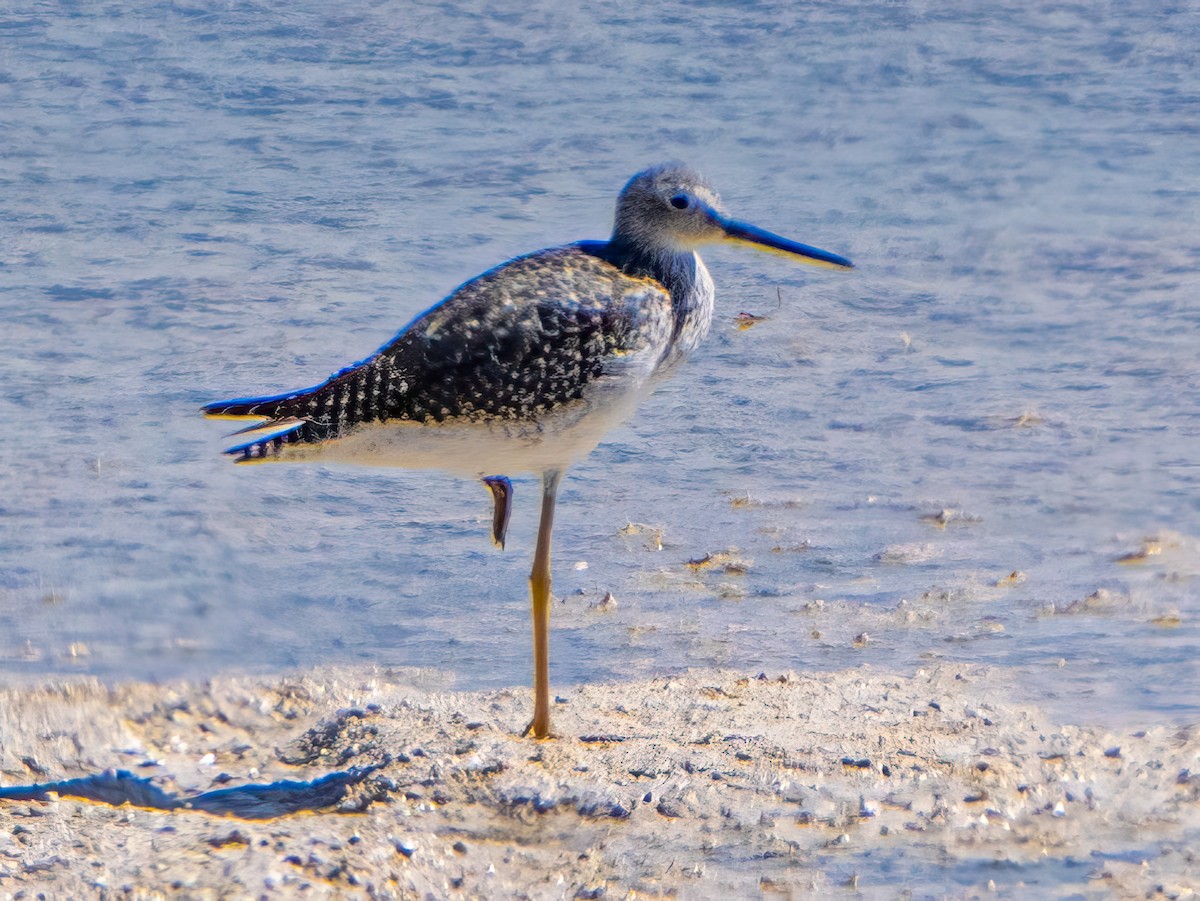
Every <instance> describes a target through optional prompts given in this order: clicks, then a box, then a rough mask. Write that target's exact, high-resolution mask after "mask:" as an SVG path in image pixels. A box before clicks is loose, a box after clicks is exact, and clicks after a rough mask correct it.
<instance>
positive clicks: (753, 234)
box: [612, 163, 854, 269]
mask: <svg viewBox="0 0 1200 901" xmlns="http://www.w3.org/2000/svg"><path fill="white" fill-rule="evenodd" d="M612 240H613V242H614V243H617V244H621V245H624V246H628V247H634V248H638V249H641V250H645V251H648V252H651V253H656V252H664V251H665V252H668V253H678V252H684V251H690V250H695V249H696V248H697V247H700V246H701V245H704V244H713V243H716V242H718V241H728V242H733V243H738V244H745V245H748V246H750V247H755V248H757V249H759V250H765V251H770V252H773V253H777V254H781V255H783V256H788V257H791V258H793V259H798V260H799V261H801V262H804V263H808V264H810V265H813V266H825V267H828V268H832V269H852V268H853V267H854V264H853V263H851V262H850V261H849V260H847V259H846V258H845V257H842V256H838V255H837V254H835V253H829V252H828V251H825V250H819V249H818V248H816V247H810V246H808V245H807V244H800V243H798V242H796V241H790V240H788V239H787V238H782V237H780V236H779V235H774V234H772V233H771V232H768V231H764V230H763V229H761V228H758V227H756V226H753V225H750V224H748V223H745V222H739V221H738V220H736V219H731V218H730V217H729V214H728V213H727V212H726V211H725V207H724V205H723V204H722V203H721V198H720V197H719V196H718V194H717V192H716V190H715V189H714V188H713V187H712V185H710V184H709V183H708V182H707V181H706V180H705V179H704V177H703V176H701V175H700V174H699V173H697V172H695V171H694V170H692V169H689V168H688V167H687V166H684V165H683V164H681V163H666V164H663V165H660V166H654V167H652V168H650V169H646V170H645V171H643V172H639V173H638V174H637V175H635V176H634V177H633V178H631V179H630V180H629V183H628V184H626V185H625V188H624V189H623V190H622V191H621V196H620V197H619V198H618V199H617V216H616V224H615V226H614V228H613V237H612Z"/></svg>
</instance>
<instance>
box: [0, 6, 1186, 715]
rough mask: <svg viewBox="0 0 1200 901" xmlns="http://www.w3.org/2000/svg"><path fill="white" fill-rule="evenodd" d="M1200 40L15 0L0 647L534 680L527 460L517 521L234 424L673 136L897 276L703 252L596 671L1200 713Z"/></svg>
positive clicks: (953, 28) (8, 662) (538, 9)
mask: <svg viewBox="0 0 1200 901" xmlns="http://www.w3.org/2000/svg"><path fill="white" fill-rule="evenodd" d="M664 9H665V11H664ZM1198 40H1200V17H1198V16H1197V15H1196V14H1195V12H1194V10H1192V9H1191V8H1190V7H1188V6H1186V5H1180V6H1177V7H1172V6H1169V5H1168V6H1165V7H1164V6H1162V5H1161V4H1151V3H1146V2H1135V3H1133V4H1130V3H1124V4H1101V5H1100V6H1099V7H1097V6H1095V5H1093V6H1085V5H1073V4H1054V5H1049V6H1047V5H1044V4H1032V3H1029V4H1025V3H1009V4H996V5H990V6H989V7H988V9H987V10H986V12H978V13H975V12H961V11H953V12H951V11H945V10H942V9H941V8H940V7H939V6H938V5H936V4H923V3H893V2H878V3H859V4H838V5H836V7H835V6H833V5H825V4H796V3H779V4H771V3H761V4H753V5H742V4H739V5H738V7H737V9H736V10H734V9H732V8H728V9H727V8H725V7H724V6H722V5H717V4H714V5H711V6H696V5H687V6H684V5H674V6H671V5H669V6H667V7H665V8H663V7H649V6H645V7H637V6H634V5H631V4H621V5H618V4H611V3H608V4H606V3H599V4H591V5H589V6H588V7H587V8H586V9H583V10H576V11H566V10H563V9H560V8H559V7H558V6H557V5H555V4H550V3H536V2H535V3H527V4H523V5H522V7H521V9H520V11H518V12H511V13H499V12H495V11H493V10H491V8H490V6H489V5H486V4H476V5H462V6H452V5H446V4H438V5H423V6H419V7H418V6H414V5H410V4H400V3H371V4H367V3H349V4H342V5H340V6H339V7H338V11H337V12H330V11H329V9H328V4H317V3H311V2H306V0H300V2H296V3H292V4H288V5H287V8H286V9H284V8H274V7H273V6H269V5H266V4H262V5H253V4H236V5H229V6H228V7H225V6H221V5H210V6H202V5H186V4H175V3H147V4H142V5H140V6H138V7H136V9H130V8H129V7H128V5H126V4H116V3H103V2H96V3H87V2H78V3H53V4H50V3H45V4H41V3H32V4H25V5H24V6H17V7H13V6H10V7H9V8H8V11H6V12H5V13H4V14H3V17H2V18H0V134H3V139H2V140H0V187H2V189H3V190H2V191H0V223H2V227H3V232H2V234H3V236H4V237H3V241H0V311H2V316H3V324H4V328H3V329H2V330H0V359H2V360H3V361H4V362H3V364H0V377H2V378H3V391H2V392H0V419H2V421H3V423H4V426H3V431H2V432H0V479H2V483H3V485H4V489H5V490H4V492H3V496H0V671H2V672H3V673H4V677H5V678H7V679H16V678H22V677H29V676H33V677H42V676H45V675H48V674H56V673H63V672H85V673H92V674H96V675H99V676H102V677H105V678H110V679H118V678H121V679H123V678H171V677H176V676H191V677H202V676H203V675H205V674H208V673H212V672H214V671H217V670H278V669H280V668H290V667H305V666H312V665H315V664H320V663H352V662H378V663H382V664H388V665H397V666H413V665H416V666H426V667H438V668H445V669H448V670H450V671H452V672H453V673H454V675H455V678H456V680H457V684H458V685H459V686H461V687H482V686H495V685H505V684H523V683H525V682H527V681H528V679H529V668H530V664H529V639H528V635H527V633H528V622H527V613H526V603H527V602H526V599H525V590H526V589H525V575H526V572H527V571H528V565H529V557H530V551H531V546H532V537H533V536H532V533H533V529H534V528H535V525H536V511H537V500H536V499H537V495H538V486H537V484H536V482H535V481H534V480H530V479H523V480H519V481H517V482H516V490H517V495H516V497H517V505H516V509H515V512H514V517H513V526H512V530H511V532H510V540H509V548H508V550H507V551H506V552H504V553H500V552H497V551H494V550H492V549H491V547H490V544H489V541H488V535H487V531H488V526H489V523H490V513H491V511H490V504H489V498H488V495H487V492H486V490H485V489H484V488H483V487H482V486H481V485H477V484H471V483H467V482H463V481H461V480H456V479H452V478H449V477H444V476H440V475H438V474H436V473H412V472H379V471H365V470H352V469H340V470H337V469H327V468H321V467H301V466H296V467H282V466H280V467H234V466H231V465H230V464H229V462H228V460H226V459H224V458H222V457H221V456H220V454H219V450H220V449H221V447H222V446H223V444H222V439H221V425H220V424H214V423H211V422H205V421H203V420H202V419H201V418H200V417H199V416H198V415H197V413H196V410H197V407H198V406H199V405H200V404H201V403H202V402H205V401H210V400H215V399H220V398H223V397H230V396H237V395H243V394H249V393H257V392H264V393H267V392H275V391H280V390H286V389H289V388H293V387H298V386H302V385H309V384H314V383H316V382H318V381H320V380H321V379H323V378H324V377H325V376H326V375H327V374H329V373H330V372H332V371H333V370H335V369H337V368H339V367H340V366H342V365H345V364H347V363H349V362H351V361H353V360H356V359H360V358H362V357H363V356H365V355H366V354H368V353H369V352H371V351H372V350H374V349H375V348H376V347H378V346H379V345H380V344H382V343H383V342H384V341H386V340H387V339H388V338H389V337H390V336H391V335H392V334H393V333H394V332H395V330H396V329H397V328H399V327H400V326H401V325H402V324H403V323H405V322H406V321H408V320H409V319H410V318H411V317H412V316H413V315H415V314H416V313H418V312H419V311H420V310H421V309H423V308H424V307H426V306H428V305H429V304H430V303H432V302H433V301H435V300H437V299H438V298H439V297H441V296H443V295H444V294H445V293H447V292H448V291H449V290H450V289H452V288H453V287H454V286H455V285H456V284H458V283H459V282H461V281H463V280H465V279H466V278H468V277H470V276H472V275H474V274H475V273H477V272H480V271H482V270H483V269H485V268H487V267H489V266H491V265H493V264H495V263H496V262H498V261H500V260H503V259H505V258H507V257H510V256H513V255H515V254H518V253H522V252H526V251H529V250H532V249H535V248H538V247H542V246H547V245H552V244H556V243H562V242H565V241H569V240H575V239H579V238H586V237H593V238H594V237H604V236H605V235H606V234H607V232H608V229H609V223H610V217H611V209H612V202H613V199H614V197H615V194H616V192H617V190H618V189H619V188H620V186H621V185H622V184H623V183H624V181H625V180H626V179H627V178H628V176H629V175H631V174H632V173H633V172H634V171H636V170H637V169H639V168H641V167H642V166H644V165H646V164H648V163H652V162H656V161H660V160H663V159H670V158H682V159H686V160H687V161H689V162H691V163H692V164H693V165H695V166H696V167H697V168H699V169H701V170H702V171H704V172H705V173H706V174H707V175H708V176H709V177H710V178H711V179H712V180H713V181H714V182H715V183H716V184H717V186H718V187H719V188H720V189H721V190H722V193H723V195H724V198H725V200H726V203H727V204H728V206H729V207H730V209H731V210H732V211H733V212H734V213H735V214H737V215H739V216H741V217H743V218H746V219H749V220H750V221H753V222H756V223H758V224H760V225H762V226H764V227H766V228H770V229H772V230H775V231H779V232H781V233H784V234H787V235H789V236H791V237H794V238H797V239H799V240H802V241H808V242H811V243H814V244H817V245H818V246H821V247H825V248H827V249H829V250H833V251H836V252H843V253H846V254H847V255H849V256H850V257H851V258H853V259H854V260H855V261H856V262H857V263H858V266H859V268H858V269H857V270H856V271H855V272H854V273H851V274H842V273H827V272H822V271H817V270H808V269H802V268H800V267H793V266H789V265H788V264H786V263H784V262H782V261H780V260H777V259H774V258H771V257H766V256H760V255H756V254H753V253H750V252H749V251H738V250H733V249H723V248H720V249H714V250H713V251H712V252H710V253H707V254H706V259H707V260H708V263H709V266H710V268H711V269H712V271H713V274H714V278H715V280H716V282H717V286H718V319H717V322H716V323H715V324H714V329H713V335H712V336H711V337H710V339H709V341H708V343H707V344H706V345H705V346H704V347H703V348H702V349H701V350H700V351H699V352H698V353H697V354H696V355H695V356H694V357H693V359H692V360H691V361H690V362H689V364H688V365H687V366H685V367H684V368H683V369H682V370H681V371H680V372H679V374H678V375H677V376H676V378H675V379H674V381H672V382H671V383H669V384H667V385H666V386H664V388H663V389H661V390H660V391H659V392H658V394H657V395H655V396H654V397H653V398H652V399H651V400H650V401H649V402H648V403H647V404H646V405H645V406H644V407H643V409H642V410H641V413H640V415H639V417H638V418H637V419H636V421H634V422H633V423H631V424H630V425H629V426H628V427H626V428H623V429H621V430H620V431H618V432H615V433H613V435H612V437H611V441H610V442H608V443H607V444H605V445H603V446H602V447H601V448H600V449H598V450H597V451H596V452H595V453H594V454H593V455H592V456H591V457H590V458H589V459H588V460H587V461H586V462H585V463H584V464H581V465H579V466H578V467H576V468H575V469H574V470H573V471H572V472H571V474H570V476H569V477H568V479H567V480H566V482H565V483H564V488H563V492H562V495H561V499H560V508H559V510H560V512H559V520H558V524H557V531H556V540H557V545H556V547H557V550H556V584H555V588H556V593H557V594H559V595H561V596H562V599H563V602H562V603H561V604H559V605H557V607H556V624H555V631H554V635H553V639H552V640H553V646H552V677H553V679H554V681H555V684H556V686H557V687H559V691H560V692H562V693H565V694H567V695H569V691H568V688H569V686H570V685H571V684H572V683H576V682H580V681H585V680H594V679H602V678H605V679H607V678H621V677H626V676H641V675H647V674H651V673H658V672H663V671H670V670H675V669H679V668H683V667H687V666H698V665H701V666H707V665H732V666H737V667H740V668H745V669H766V670H780V669H788V668H795V669H811V668H823V667H845V666H852V665H857V664H860V663H866V664H871V665H875V666H880V667H900V668H912V667H914V666H917V665H920V664H922V663H924V662H936V661H937V660H939V659H951V660H967V661H979V662H985V663H990V664H996V665H1000V666H1003V667H1012V668H1017V669H1018V670H1019V671H1020V672H1021V673H1023V674H1026V675H1027V679H1026V682H1027V684H1028V685H1029V689H1030V692H1031V695H1033V696H1034V697H1037V698H1038V699H1040V700H1042V701H1044V702H1046V703H1049V704H1051V705H1053V706H1055V707H1056V708H1057V709H1058V710H1060V711H1062V712H1064V713H1065V714H1066V715H1069V716H1071V717H1073V718H1078V719H1109V720H1114V721H1121V722H1126V721H1128V722H1144V721H1146V720H1158V719H1162V718H1170V719H1178V720H1194V719H1196V718H1197V715H1198V714H1200V701H1197V695H1196V692H1195V686H1196V685H1197V684H1198V680H1200V664H1198V662H1197V661H1198V659H1200V655H1198V654H1197V644H1198V638H1200V628H1198V626H1197V623H1198V621H1200V592H1198V590H1197V586H1198V584H1200V583H1198V581H1197V575H1198V574H1200V538H1198V537H1197V536H1200V465H1198V463H1197V457H1196V446H1197V444H1196V439H1197V436H1198V435H1200V354H1198V353H1197V351H1198V349H1200V305H1198V304H1197V288H1198V285H1200V278H1198V277H1197V274H1196V260H1197V259H1200V228H1198V227H1197V226H1198V221H1197V220H1198V216H1197V208H1198V200H1200V181H1197V178H1196V173H1197V172H1200V140H1198V138H1200V75H1198V74H1197V69H1196V66H1195V47H1196V46H1197V41H1198ZM743 311H745V312H751V313H755V314H758V315H762V316H765V317H767V318H766V320H765V321H763V322H761V323H759V324H757V325H755V326H753V327H752V328H749V329H745V330H740V329H738V328H737V323H736V316H737V314H738V313H740V312H743ZM942 511H948V512H947V513H946V514H945V515H944V516H943V517H942V519H944V520H946V521H945V522H939V521H936V520H931V518H932V517H937V516H938V515H939V514H941V513H942ZM630 523H636V524H645V525H647V526H650V527H652V528H651V529H649V530H646V529H642V530H639V529H636V528H635V529H627V528H625V527H626V526H627V525H628V524H630ZM655 529H657V530H661V535H658V534H657V533H656V532H655V531H654V530H655ZM1147 538H1152V539H1154V541H1153V542H1151V543H1150V544H1144V542H1145V540H1146V539H1147ZM660 543H661V549H660V548H659V545H660ZM1143 549H1145V550H1148V551H1149V553H1147V554H1143V555H1142V556H1143V557H1144V560H1142V562H1135V563H1128V562H1127V563H1120V562H1118V560H1119V559H1120V558H1122V557H1126V556H1128V555H1134V556H1137V555H1138V554H1139V552H1140V551H1142V550H1143ZM714 552H724V553H725V554H727V555H728V556H727V557H717V558H715V560H714V561H710V564H709V565H706V566H700V565H697V566H689V565H688V561H690V560H700V559H701V558H703V557H704V555H706V554H710V553H714ZM582 563H586V564H587V566H586V568H582V567H581V566H580V564H582ZM1014 572H1016V573H1019V575H1018V576H1016V577H1015V578H1012V579H1009V578H1008V577H1009V576H1010V574H1012V573H1014ZM606 592H611V593H612V594H613V595H614V596H615V598H616V599H617V605H616V607H615V609H611V605H609V609H603V608H600V607H598V606H594V605H595V604H596V603H597V602H598V601H599V600H600V598H602V597H603V596H604V594H605V593H606Z"/></svg>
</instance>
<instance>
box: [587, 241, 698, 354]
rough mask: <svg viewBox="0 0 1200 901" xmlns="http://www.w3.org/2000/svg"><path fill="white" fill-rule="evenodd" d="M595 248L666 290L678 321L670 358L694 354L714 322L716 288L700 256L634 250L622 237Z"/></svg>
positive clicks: (667, 250) (687, 252) (688, 252)
mask: <svg viewBox="0 0 1200 901" xmlns="http://www.w3.org/2000/svg"><path fill="white" fill-rule="evenodd" d="M594 248H595V249H593V250H592V252H593V253H596V255H597V256H600V257H602V258H603V259H605V260H607V261H608V262H609V263H612V264H613V265H614V266H616V267H618V268H619V269H621V270H622V271H623V272H626V273H628V274H629V275H634V276H639V277H641V278H651V279H654V280H655V281H656V282H658V283H659V284H661V285H662V286H663V287H664V288H666V289H667V291H668V292H669V293H670V295H671V308H672V311H673V313H674V319H675V328H674V334H673V335H672V338H671V345H670V349H669V350H668V357H669V358H670V359H671V361H672V362H678V361H679V360H681V359H683V357H685V356H687V355H688V354H689V353H691V351H692V350H693V349H694V348H695V347H696V345H697V344H699V343H700V341H701V340H702V339H703V338H704V336H705V335H707V334H708V329H709V325H710V324H711V322H712V309H713V284H712V279H711V278H710V277H709V275H708V269H706V268H705V266H704V262H703V260H701V259H700V255H699V254H697V253H696V252H695V251H691V250H682V251H681V250H675V249H672V248H655V247H646V246H645V245H637V246H634V245H633V244H631V243H629V242H626V241H623V240H622V239H621V238H620V236H619V235H618V236H614V237H613V239H612V240H611V241H608V242H607V243H604V244H599V243H597V244H596V245H594ZM589 249H590V248H589Z"/></svg>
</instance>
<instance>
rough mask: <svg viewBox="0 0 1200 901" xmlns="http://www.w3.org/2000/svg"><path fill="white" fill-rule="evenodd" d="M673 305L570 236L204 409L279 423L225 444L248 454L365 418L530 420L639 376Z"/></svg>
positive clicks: (662, 292)
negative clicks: (333, 367) (405, 319)
mask: <svg viewBox="0 0 1200 901" xmlns="http://www.w3.org/2000/svg"><path fill="white" fill-rule="evenodd" d="M670 310H671V304H670V295H669V294H668V293H667V291H666V289H664V288H663V287H662V286H661V285H660V284H658V283H657V282H654V281H652V280H650V279H645V278H639V277H633V276H629V275H626V274H625V273H623V272H622V271H621V270H619V269H617V268H616V267H614V266H612V265H611V264H609V263H607V262H605V261H604V260H602V259H600V258H598V257H596V256H594V255H592V254H590V253H587V252H585V251H584V250H582V249H580V248H578V247H574V246H571V247H564V248H558V249H556V250H549V251H542V252H540V253H536V254H532V255H530V256H527V257H520V258H518V259H515V260H512V261H510V262H508V263H505V264H504V265H502V266H499V267H497V268H496V269H493V270H491V271H490V272H487V273H485V274H484V275H481V276H479V277H478V278H476V279H474V280H472V281H470V282H467V283H466V284H465V285H463V286H462V287H461V288H459V289H458V290H457V291H455V292H454V293H453V294H451V295H450V296H449V297H448V298H446V300H444V301H442V302H441V303H440V304H438V305H437V306H435V307H433V308H431V309H430V310H428V311H426V312H425V313H424V314H422V315H421V316H419V317H417V319H415V320H414V321H413V322H412V323H411V324H410V325H409V326H408V327H407V328H406V329H405V330H404V331H402V332H401V333H400V334H399V335H397V336H396V338H394V339H393V340H392V341H391V342H389V343H388V344H387V345H385V346H384V347H383V348H381V349H380V350H379V351H378V352H377V353H376V354H374V355H373V356H371V357H369V358H368V359H366V360H364V361H363V362H361V363H358V364H356V365H354V366H352V367H349V368H348V369H345V370H343V371H341V372H339V373H337V374H335V375H334V376H332V377H331V378H329V379H328V380H327V381H325V382H324V383H322V384H321V385H318V386H316V387H315V388H310V389H305V390H302V391H297V392H292V393H290V394H282V395H276V396H274V397H265V398H244V399H241V400H236V401H227V402H222V403H216V404H210V405H208V406H207V407H205V408H204V412H205V413H206V414H208V415H210V416H218V417H237V418H245V417H254V418H264V419H268V420H270V421H271V423H275V422H280V423H286V426H284V427H283V428H282V429H279V430H269V431H268V432H267V433H265V434H267V435H268V436H269V437H266V438H264V440H263V441H262V442H261V443H257V444H256V443H253V442H243V443H242V444H240V445H238V446H237V447H235V448H231V449H230V453H235V454H237V455H240V456H242V457H243V458H246V459H248V458H258V457H262V456H265V455H267V454H269V453H270V452H271V451H272V450H277V449H278V448H280V447H281V446H283V445H284V444H290V443H296V442H319V441H326V440H330V439H335V438H339V437H342V436H343V435H345V434H347V433H348V432H349V431H350V430H351V429H353V428H354V427H355V426H357V425H360V424H363V423H371V422H388V421H391V420H401V421H411V422H439V423H440V422H446V421H448V420H465V421H497V420H509V421H537V420H538V419H539V418H540V417H541V416H542V415H544V414H546V413H548V412H550V411H553V410H555V409H557V408H559V407H561V406H563V405H564V404H570V403H573V402H576V401H580V400H581V399H583V398H584V397H585V396H586V395H587V393H588V391H589V389H591V388H592V387H593V386H594V385H595V384H596V383H597V382H598V381H599V380H601V379H603V378H605V377H606V376H612V375H613V374H614V372H616V371H620V372H623V373H627V372H629V370H630V367H631V366H633V367H635V368H638V369H642V370H644V375H645V376H648V375H649V373H650V372H651V371H652V370H653V368H654V365H655V364H656V363H657V361H658V358H659V357H660V356H661V354H662V352H663V349H664V348H665V346H666V344H667V342H668V341H669V339H670V334H671V313H670ZM634 377H635V378H636V377H637V374H636V373H635V374H634ZM268 425H270V423H268Z"/></svg>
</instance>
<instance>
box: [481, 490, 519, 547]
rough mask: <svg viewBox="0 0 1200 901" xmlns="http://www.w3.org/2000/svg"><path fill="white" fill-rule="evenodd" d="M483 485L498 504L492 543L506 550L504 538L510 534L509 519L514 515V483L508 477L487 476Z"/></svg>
mask: <svg viewBox="0 0 1200 901" xmlns="http://www.w3.org/2000/svg"><path fill="white" fill-rule="evenodd" d="M483 484H485V485H487V486H488V489H489V490H490V491H491V492H492V500H493V501H494V502H495V504H496V508H495V510H494V511H493V512H492V543H493V544H494V545H496V547H498V548H500V550H504V536H505V535H507V534H508V517H509V514H510V513H512V482H510V481H509V480H508V476H486V477H485V478H484V480H483Z"/></svg>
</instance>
